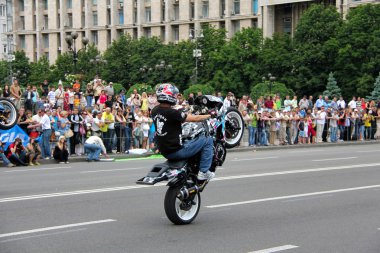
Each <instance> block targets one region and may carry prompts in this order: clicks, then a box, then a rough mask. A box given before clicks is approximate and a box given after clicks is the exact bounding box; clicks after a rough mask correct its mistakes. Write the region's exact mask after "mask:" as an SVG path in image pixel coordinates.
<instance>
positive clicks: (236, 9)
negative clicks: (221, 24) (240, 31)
mask: <svg viewBox="0 0 380 253" xmlns="http://www.w3.org/2000/svg"><path fill="white" fill-rule="evenodd" d="M233 14H240V0H234V9H233Z"/></svg>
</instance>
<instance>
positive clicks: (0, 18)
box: [0, 0, 8, 60]
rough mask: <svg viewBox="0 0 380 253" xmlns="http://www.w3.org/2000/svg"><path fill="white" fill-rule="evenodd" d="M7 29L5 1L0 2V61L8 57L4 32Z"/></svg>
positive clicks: (0, 0)
mask: <svg viewBox="0 0 380 253" xmlns="http://www.w3.org/2000/svg"><path fill="white" fill-rule="evenodd" d="M7 31H8V29H7V7H6V1H5V0H0V40H1V45H0V50H1V54H0V60H3V59H6V58H7V55H8V40H7V35H6V32H7Z"/></svg>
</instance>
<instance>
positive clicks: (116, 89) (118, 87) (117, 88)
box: [113, 83, 125, 94]
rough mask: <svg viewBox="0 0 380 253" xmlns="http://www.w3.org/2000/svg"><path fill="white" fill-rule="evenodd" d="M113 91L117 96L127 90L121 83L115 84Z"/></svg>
mask: <svg viewBox="0 0 380 253" xmlns="http://www.w3.org/2000/svg"><path fill="white" fill-rule="evenodd" d="M113 89H114V91H115V94H119V93H120V91H121V90H123V89H124V90H125V88H124V86H123V85H122V84H120V83H114V84H113Z"/></svg>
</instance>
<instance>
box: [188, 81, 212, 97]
mask: <svg viewBox="0 0 380 253" xmlns="http://www.w3.org/2000/svg"><path fill="white" fill-rule="evenodd" d="M199 91H200V92H202V94H203V95H211V94H213V93H214V92H215V90H214V88H213V87H210V86H209V85H202V84H195V85H191V86H190V87H189V88H188V89H186V90H184V91H183V94H185V97H189V94H190V93H194V94H197V93H198V92H199Z"/></svg>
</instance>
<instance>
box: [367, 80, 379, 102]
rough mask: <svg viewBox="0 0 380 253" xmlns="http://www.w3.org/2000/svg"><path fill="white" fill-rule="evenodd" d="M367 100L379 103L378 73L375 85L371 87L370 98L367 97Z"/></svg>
mask: <svg viewBox="0 0 380 253" xmlns="http://www.w3.org/2000/svg"><path fill="white" fill-rule="evenodd" d="M367 99H369V100H375V101H380V73H379V75H378V76H377V78H376V81H375V84H374V85H373V91H372V92H371V95H370V96H367Z"/></svg>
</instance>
